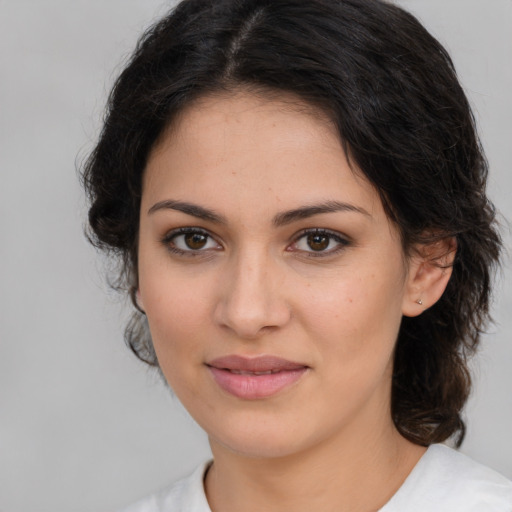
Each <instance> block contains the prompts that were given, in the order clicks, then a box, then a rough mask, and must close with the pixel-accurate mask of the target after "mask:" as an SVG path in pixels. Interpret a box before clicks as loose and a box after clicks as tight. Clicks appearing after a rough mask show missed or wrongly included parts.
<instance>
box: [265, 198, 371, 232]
mask: <svg viewBox="0 0 512 512" xmlns="http://www.w3.org/2000/svg"><path fill="white" fill-rule="evenodd" d="M335 212H356V213H361V214H363V215H366V216H368V217H371V215H370V214H369V213H368V212H367V211H366V210H365V209H364V208H361V207H359V206H355V205H353V204H350V203H342V202H340V201H326V202H325V203H320V204H313V205H306V206H301V207H300V208H294V209H293V210H288V211H286V212H282V213H278V214H277V215H276V216H275V217H274V219H273V224H274V226H276V227H281V226H284V225H286V224H291V223H292V222H295V221H298V220H302V219H307V218H308V217H313V216H314V215H320V214H322V213H335Z"/></svg>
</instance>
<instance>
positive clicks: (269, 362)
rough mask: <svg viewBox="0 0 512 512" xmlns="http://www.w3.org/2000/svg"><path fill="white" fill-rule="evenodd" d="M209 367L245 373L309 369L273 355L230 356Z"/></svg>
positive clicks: (211, 362)
mask: <svg viewBox="0 0 512 512" xmlns="http://www.w3.org/2000/svg"><path fill="white" fill-rule="evenodd" d="M207 366H212V367H214V368H218V369H220V370H238V371H243V372H269V371H274V372H277V371H286V370H299V369H301V368H307V365H305V364H302V363H296V362H294V361H288V360H287V359H283V358H281V357H276V356H271V355H263V356H258V357H244V356H238V355H229V356H224V357H219V358H217V359H213V360H212V361H209V362H208V363H207Z"/></svg>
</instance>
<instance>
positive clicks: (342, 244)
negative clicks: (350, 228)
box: [286, 228, 352, 258]
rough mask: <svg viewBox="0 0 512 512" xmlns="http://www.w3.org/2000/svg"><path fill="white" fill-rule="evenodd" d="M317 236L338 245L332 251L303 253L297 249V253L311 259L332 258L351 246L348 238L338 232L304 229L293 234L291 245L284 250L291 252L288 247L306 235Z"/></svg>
mask: <svg viewBox="0 0 512 512" xmlns="http://www.w3.org/2000/svg"><path fill="white" fill-rule="evenodd" d="M317 234H318V235H325V236H328V237H330V238H331V239H333V240H335V241H336V242H337V243H338V245H337V246H336V247H335V248H334V249H330V250H327V251H313V250H311V251H304V250H300V249H298V251H299V252H301V253H303V254H306V255H307V257H313V258H318V257H327V256H332V255H334V254H337V253H338V252H341V251H343V250H344V249H345V248H346V247H347V246H349V245H351V244H352V241H351V240H350V238H349V237H348V236H346V235H344V234H342V233H340V232H339V231H333V230H331V229H326V228H306V229H303V230H301V231H300V232H299V233H297V234H295V236H294V237H293V241H292V243H291V244H290V245H289V246H288V247H287V249H286V250H287V251H290V252H292V250H290V249H289V247H291V246H293V245H295V244H297V242H298V241H299V240H300V239H301V238H304V237H305V236H308V235H317Z"/></svg>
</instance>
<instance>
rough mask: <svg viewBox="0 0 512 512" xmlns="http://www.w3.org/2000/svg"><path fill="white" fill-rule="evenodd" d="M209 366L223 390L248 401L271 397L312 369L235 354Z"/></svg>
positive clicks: (291, 362)
mask: <svg viewBox="0 0 512 512" xmlns="http://www.w3.org/2000/svg"><path fill="white" fill-rule="evenodd" d="M206 366H207V367H208V369H209V371H210V373H211V375H212V376H213V379H214V381H215V382H216V383H217V385H218V386H219V387H220V388H221V389H222V390H223V391H225V392H227V393H229V394H230V395H233V396H235V397H237V398H241V399H244V400H257V399H263V398H268V397H271V396H273V395H275V394H277V393H279V392H280V391H282V390H284V389H285V388H288V387H290V386H291V385H293V384H294V383H296V382H297V381H298V380H299V379H300V378H301V377H302V376H303V375H304V374H305V373H306V372H307V371H308V369H309V367H308V366H307V365H305V364H302V363H296V362H293V361H288V360H286V359H282V358H279V357H275V356H260V357H256V358H246V357H242V356H237V355H231V356H227V357H221V358H218V359H214V360H212V361H210V362H208V363H207V364H206Z"/></svg>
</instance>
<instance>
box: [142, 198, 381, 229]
mask: <svg viewBox="0 0 512 512" xmlns="http://www.w3.org/2000/svg"><path fill="white" fill-rule="evenodd" d="M159 210H177V211H180V212H183V213H186V214H187V215H191V216H192V217H197V218H198V219H202V220H206V221H209V222H213V223H215V224H227V220H226V218H225V217H224V216H223V215H221V214H220V213H217V212H215V211H214V210H211V209H209V208H205V207H204V206H199V205H197V204H193V203H189V202H187V201H177V200H173V199H166V200H165V201H159V202H158V203H155V204H154V205H153V206H152V207H151V208H150V209H149V210H148V215H149V214H152V213H155V212H157V211H159ZM336 212H356V213H360V214H363V215H366V216H368V217H371V215H370V214H369V213H368V212H367V211H366V210H365V209H364V208H361V207H359V206H355V205H353V204H350V203H343V202H340V201H325V202H323V203H319V204H313V205H305V206H301V207H299V208H294V209H293V210H288V211H285V212H281V213H278V214H277V215H275V216H274V218H273V220H272V223H273V224H274V226H275V227H281V226H285V225H287V224H291V223H292V222H296V221H298V220H302V219H307V218H309V217H313V216H314V215H320V214H322V213H336Z"/></svg>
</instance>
